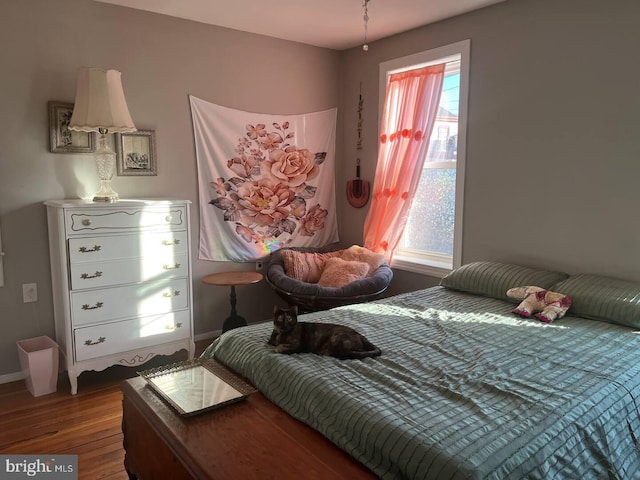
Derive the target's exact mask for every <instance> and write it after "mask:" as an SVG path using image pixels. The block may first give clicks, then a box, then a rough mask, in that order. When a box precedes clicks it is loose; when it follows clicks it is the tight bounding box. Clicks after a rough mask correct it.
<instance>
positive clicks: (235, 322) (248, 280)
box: [202, 272, 262, 333]
mask: <svg viewBox="0 0 640 480" xmlns="http://www.w3.org/2000/svg"><path fill="white" fill-rule="evenodd" d="M261 280H262V274H261V273H258V272H220V273H212V274H211V275H207V276H206V277H204V278H203V279H202V283H206V284H207V285H217V286H224V287H231V296H230V300H231V315H229V317H228V318H227V319H226V320H225V321H224V323H223V324H222V333H224V332H226V331H228V330H231V329H233V328H238V327H244V326H246V325H247V321H246V320H245V319H244V318H242V317H241V316H239V315H238V313H237V312H236V286H238V285H250V284H252V283H258V282H259V281H261Z"/></svg>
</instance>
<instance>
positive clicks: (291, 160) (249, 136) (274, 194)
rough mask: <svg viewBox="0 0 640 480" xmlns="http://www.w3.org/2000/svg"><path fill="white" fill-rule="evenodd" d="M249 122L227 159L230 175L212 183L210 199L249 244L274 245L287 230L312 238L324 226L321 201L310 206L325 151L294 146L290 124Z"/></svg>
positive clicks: (281, 243) (289, 232)
mask: <svg viewBox="0 0 640 480" xmlns="http://www.w3.org/2000/svg"><path fill="white" fill-rule="evenodd" d="M273 128H274V130H273V131H268V130H267V129H266V126H265V125H264V124H256V125H247V126H246V130H247V132H246V135H245V136H244V137H242V138H240V139H239V140H238V144H237V146H236V149H235V153H236V156H235V157H234V158H231V159H229V160H227V168H228V169H229V176H228V177H227V178H224V177H220V178H217V179H216V181H215V182H211V183H210V187H211V189H212V190H213V191H214V192H215V195H216V197H215V198H213V199H212V200H211V201H210V202H209V203H210V204H211V205H213V206H214V207H216V208H218V209H220V210H222V212H221V213H222V215H223V218H224V220H225V221H227V222H235V224H236V228H235V232H236V234H237V235H238V236H240V237H241V238H242V239H243V240H244V241H245V242H247V243H262V244H264V243H270V244H272V245H273V244H277V246H278V247H279V248H282V247H283V246H285V245H286V244H287V243H289V242H290V241H291V240H290V239H289V238H283V239H280V240H279V241H278V239H279V237H280V236H281V235H282V234H284V233H287V234H289V235H292V234H294V233H297V234H299V235H302V236H307V237H312V236H314V235H315V234H316V232H318V231H320V230H322V229H323V228H325V219H326V218H327V215H328V211H327V209H326V208H323V207H322V205H320V204H319V203H315V204H312V205H311V206H309V204H308V202H309V201H311V200H312V199H313V197H314V196H315V194H316V189H317V187H316V186H314V185H313V184H312V183H311V182H312V181H313V179H314V178H316V177H317V176H318V173H319V169H320V168H321V165H322V163H323V162H324V160H325V158H326V152H317V153H312V152H310V151H309V150H308V149H306V148H303V147H300V146H297V145H295V144H293V143H292V142H293V139H294V136H295V135H294V132H288V131H287V130H288V129H289V122H283V123H282V124H279V123H273Z"/></svg>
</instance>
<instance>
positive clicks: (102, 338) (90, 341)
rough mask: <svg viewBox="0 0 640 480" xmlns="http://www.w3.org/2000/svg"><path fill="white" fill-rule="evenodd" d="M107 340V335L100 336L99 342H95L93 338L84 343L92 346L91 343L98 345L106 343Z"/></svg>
mask: <svg viewBox="0 0 640 480" xmlns="http://www.w3.org/2000/svg"><path fill="white" fill-rule="evenodd" d="M105 340H106V338H105V337H100V338H98V341H97V342H94V341H93V340H87V341H86V342H84V344H85V345H89V346H91V345H98V344H100V343H104V342H105Z"/></svg>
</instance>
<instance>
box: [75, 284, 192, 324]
mask: <svg viewBox="0 0 640 480" xmlns="http://www.w3.org/2000/svg"><path fill="white" fill-rule="evenodd" d="M188 306H189V290H188V287H187V279H186V278H179V279H175V280H167V281H160V282H153V283H141V284H136V285H130V286H126V287H111V288H103V289H98V290H80V291H74V292H72V293H71V315H72V318H73V325H74V326H75V327H77V326H79V325H89V324H92V323H98V322H104V321H108V320H118V319H122V318H130V317H134V316H136V315H142V316H147V315H157V314H160V313H169V312H172V311H174V310H182V309H184V308H187V307H188Z"/></svg>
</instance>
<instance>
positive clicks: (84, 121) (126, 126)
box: [69, 67, 136, 202]
mask: <svg viewBox="0 0 640 480" xmlns="http://www.w3.org/2000/svg"><path fill="white" fill-rule="evenodd" d="M120 77H121V74H120V72H119V71H117V70H102V69H100V68H89V67H82V68H80V69H79V70H78V80H77V86H76V101H75V104H74V107H73V115H72V116H71V121H70V122H69V130H74V131H77V132H88V133H90V132H99V134H100V135H99V137H98V148H97V150H96V151H95V161H96V171H97V172H98V177H99V178H100V190H99V191H98V192H96V194H95V196H94V197H93V201H94V202H117V201H118V194H117V193H116V192H115V191H113V189H112V188H111V179H112V178H113V174H114V171H115V165H116V155H115V153H114V151H113V150H112V149H111V147H110V146H109V142H108V140H107V134H108V133H129V132H135V131H136V127H135V125H134V124H133V120H132V119H131V115H130V114H129V109H128V108H127V102H126V100H125V98H124V91H123V90H122V81H121V78H120Z"/></svg>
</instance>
